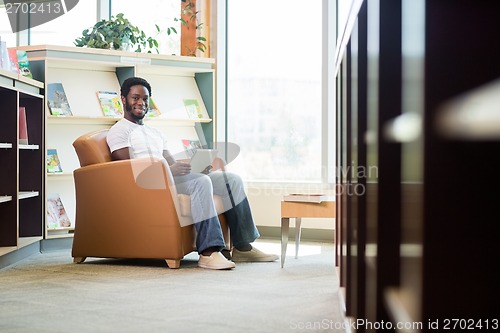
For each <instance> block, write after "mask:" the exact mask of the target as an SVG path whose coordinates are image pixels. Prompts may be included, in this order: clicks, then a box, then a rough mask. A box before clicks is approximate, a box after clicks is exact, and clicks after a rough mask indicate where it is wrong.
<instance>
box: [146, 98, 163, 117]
mask: <svg viewBox="0 0 500 333" xmlns="http://www.w3.org/2000/svg"><path fill="white" fill-rule="evenodd" d="M160 114H161V112H160V109H159V108H158V105H156V103H155V101H154V100H153V98H152V97H149V104H148V113H146V117H148V118H154V117H158V116H159V115H160Z"/></svg>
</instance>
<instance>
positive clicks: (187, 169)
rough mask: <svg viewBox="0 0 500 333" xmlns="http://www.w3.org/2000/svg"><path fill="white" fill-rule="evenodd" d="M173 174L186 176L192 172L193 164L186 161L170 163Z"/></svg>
mask: <svg viewBox="0 0 500 333" xmlns="http://www.w3.org/2000/svg"><path fill="white" fill-rule="evenodd" d="M170 171H172V175H173V176H185V175H187V174H189V173H191V164H189V163H185V162H175V163H174V164H172V165H170Z"/></svg>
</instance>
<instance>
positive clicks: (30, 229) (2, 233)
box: [0, 70, 44, 256]
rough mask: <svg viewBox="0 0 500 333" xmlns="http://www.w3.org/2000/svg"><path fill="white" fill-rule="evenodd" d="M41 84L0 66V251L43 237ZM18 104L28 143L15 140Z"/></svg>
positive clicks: (24, 244)
mask: <svg viewBox="0 0 500 333" xmlns="http://www.w3.org/2000/svg"><path fill="white" fill-rule="evenodd" d="M43 88H44V84H43V82H40V81H38V80H33V79H29V78H25V77H23V76H20V75H18V74H15V73H10V72H6V71H3V70H0V99H1V100H2V121H1V122H0V159H1V160H2V163H1V164H0V173H1V174H2V177H1V178H0V193H1V195H0V221H1V223H0V256H1V255H5V254H7V253H11V252H14V251H17V250H18V249H20V248H22V247H25V246H27V245H29V244H33V243H35V242H37V241H39V240H41V239H43V231H42V230H43V221H44V210H43V196H41V195H40V193H42V191H43V183H44V170H43V168H42V166H43V164H44V163H43V145H44V140H43V137H42V136H43V126H44V116H43V115H44V113H43V110H44V106H43V100H44V96H43ZM21 107H23V108H24V112H23V115H25V117H23V118H25V119H26V125H27V126H26V128H27V138H28V142H29V144H24V143H25V141H23V144H19V143H18V142H19V128H20V123H19V119H20V116H19V114H20V111H19V110H20V108H21ZM23 134H24V133H23ZM23 139H25V138H24V137H23ZM19 188H21V189H26V190H27V191H19V192H18V189H19Z"/></svg>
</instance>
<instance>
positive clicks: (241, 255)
mask: <svg viewBox="0 0 500 333" xmlns="http://www.w3.org/2000/svg"><path fill="white" fill-rule="evenodd" d="M231 258H232V259H233V261H235V262H271V261H275V260H278V258H279V257H278V255H276V254H270V253H264V252H262V251H260V250H259V249H256V248H255V247H252V249H251V250H250V251H239V250H238V249H236V248H233V254H232V256H231Z"/></svg>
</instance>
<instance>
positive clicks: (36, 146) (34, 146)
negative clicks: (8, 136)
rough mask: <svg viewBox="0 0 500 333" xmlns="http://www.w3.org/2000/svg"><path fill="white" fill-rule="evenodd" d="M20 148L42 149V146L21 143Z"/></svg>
mask: <svg viewBox="0 0 500 333" xmlns="http://www.w3.org/2000/svg"><path fill="white" fill-rule="evenodd" d="M19 149H26V150H37V149H40V146H39V145H19Z"/></svg>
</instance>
